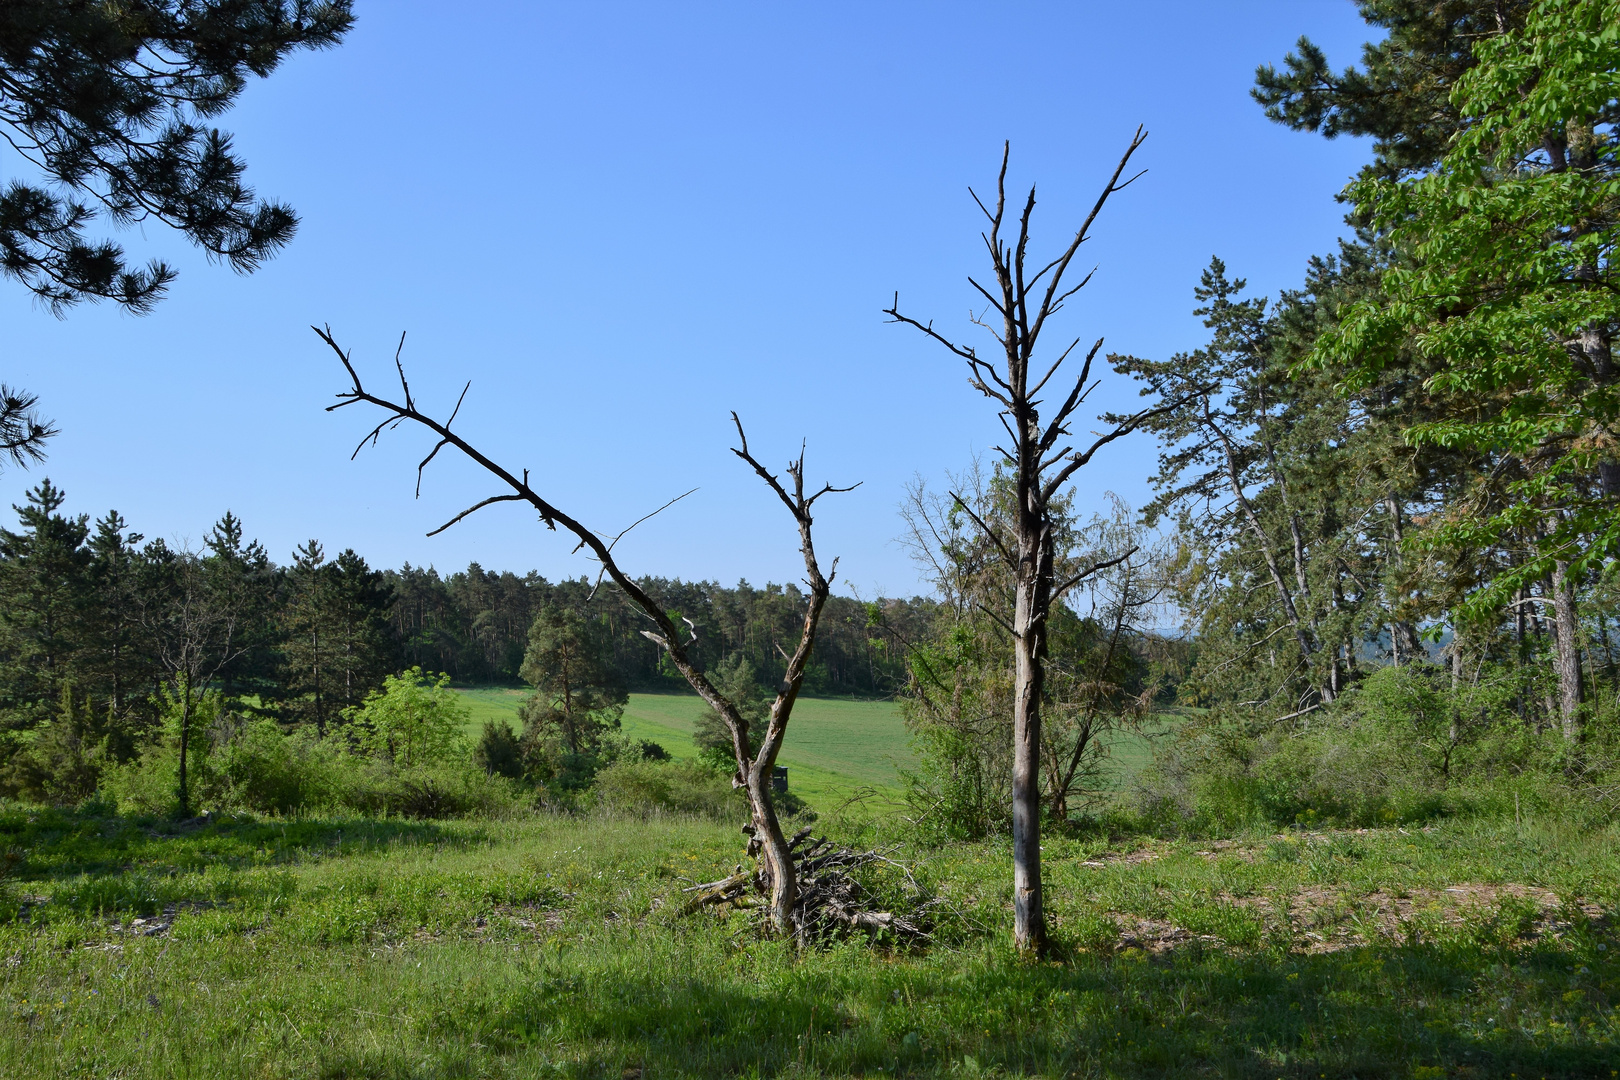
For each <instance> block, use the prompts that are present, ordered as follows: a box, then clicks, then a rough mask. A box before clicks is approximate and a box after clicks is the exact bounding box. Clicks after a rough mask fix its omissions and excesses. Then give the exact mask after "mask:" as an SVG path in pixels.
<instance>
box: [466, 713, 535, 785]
mask: <svg viewBox="0 0 1620 1080" xmlns="http://www.w3.org/2000/svg"><path fill="white" fill-rule="evenodd" d="M473 764H474V765H476V766H478V767H479V768H480V769H483V770H484V772H485V773H487V774H489V775H490V776H504V777H506V778H507V779H509V780H518V779H521V778H522V776H523V744H522V743H521V742H519V740H518V737H517V735H516V734H514V733H513V731H512V728H511V725H509V724H505V723H496V722H495V721H493V720H486V721H484V732H483V734H482V735H480V736H479V737H478V744H477V745H476V746H474V747H473Z"/></svg>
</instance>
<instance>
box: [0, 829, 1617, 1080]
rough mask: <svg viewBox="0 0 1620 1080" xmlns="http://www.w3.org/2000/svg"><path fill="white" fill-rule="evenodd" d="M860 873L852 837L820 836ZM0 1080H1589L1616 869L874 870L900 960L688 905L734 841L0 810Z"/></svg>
mask: <svg viewBox="0 0 1620 1080" xmlns="http://www.w3.org/2000/svg"><path fill="white" fill-rule="evenodd" d="M845 827H846V828H848V829H851V830H853V831H852V832H851V833H850V835H852V836H854V837H855V838H856V839H859V840H862V841H863V842H870V841H872V840H873V839H878V838H881V836H882V835H883V833H884V831H885V829H884V826H883V825H882V824H881V822H879V823H869V824H867V825H866V826H864V827H862V826H860V825H859V824H853V823H852V824H847V825H846V826H845ZM0 846H3V847H4V848H5V850H6V852H7V857H8V862H7V871H8V876H7V878H6V879H5V881H4V886H3V889H0V891H3V894H4V895H3V902H4V904H5V905H6V912H5V914H6V916H7V917H6V918H5V919H3V920H0V1076H5V1077H7V1078H17V1080H34V1078H40V1080H45V1078H51V1080H56V1078H62V1077H83V1078H86V1080H88V1078H112V1077H117V1078H120V1080H137V1078H149V1077H150V1078H169V1077H230V1078H237V1077H263V1078H295V1077H296V1078H303V1077H321V1078H339V1077H341V1078H361V1077H365V1078H373V1077H374V1078H389V1080H407V1078H410V1080H439V1078H444V1080H449V1078H469V1077H477V1078H491V1080H494V1078H508V1077H510V1078H514V1080H515V1078H519V1077H522V1078H531V1077H569V1078H580V1080H584V1078H600V1077H607V1078H613V1080H629V1078H653V1077H750V1078H758V1077H895V1076H907V1077H1051V1078H1054V1080H1055V1078H1060V1077H1122V1078H1143V1080H1145V1078H1149V1077H1165V1076H1208V1077H1234V1078H1239V1077H1240V1078H1253V1080H1271V1078H1274V1077H1287V1078H1289V1080H1296V1078H1297V1080H1304V1078H1318V1080H1321V1078H1327V1077H1332V1078H1335V1080H1351V1078H1384V1077H1387V1078H1401V1080H1404V1078H1435V1077H1492V1078H1496V1077H1500V1078H1502V1080H1512V1078H1530V1077H1612V1076H1613V1075H1614V1073H1613V1071H1612V1070H1613V1069H1614V1068H1615V1067H1616V1063H1617V1062H1620V1042H1617V1035H1620V963H1617V961H1616V956H1617V953H1620V939H1617V937H1616V935H1615V934H1614V931H1613V922H1612V919H1613V916H1614V913H1615V912H1616V911H1617V910H1620V909H1617V905H1620V858H1617V855H1620V844H1617V832H1616V829H1615V828H1614V827H1613V826H1608V827H1604V828H1599V829H1587V830H1575V829H1572V828H1569V827H1568V826H1565V825H1563V824H1561V823H1560V822H1558V821H1557V820H1547V821H1544V822H1543V821H1532V820H1526V821H1524V822H1522V823H1519V824H1514V823H1506V824H1502V823H1492V824H1483V823H1477V822H1475V823H1470V822H1454V823H1446V824H1441V825H1438V826H1435V827H1433V828H1430V829H1422V830H1418V829H1414V830H1399V829H1387V830H1373V831H1360V832H1350V831H1323V832H1290V833H1287V834H1282V835H1267V834H1253V835H1244V836H1239V837H1235V838H1232V839H1229V840H1225V841H1202V842H1196V841H1166V840H1153V839H1149V838H1134V839H1118V840H1115V839H1110V838H1109V837H1107V836H1095V837H1089V838H1087V837H1069V838H1064V837H1053V838H1051V839H1050V841H1049V842H1048V844H1047V848H1046V856H1045V867H1046V871H1045V874H1046V879H1047V889H1048V903H1049V905H1050V911H1051V914H1052V918H1053V922H1054V924H1055V927H1056V934H1057V939H1058V948H1057V949H1056V951H1055V953H1054V954H1053V956H1052V957H1051V958H1050V959H1049V960H1047V961H1045V962H1039V963H1037V962H1029V961H1025V960H1020V959H1019V958H1018V957H1017V956H1016V955H1015V953H1014V951H1013V949H1012V947H1011V942H1010V938H1009V933H1008V928H1009V923H1010V918H1009V912H1008V907H1009V905H1008V897H1009V879H1010V865H1009V859H1008V853H1007V850H1006V847H1005V845H1003V844H1000V843H987V844H960V845H951V846H947V847H945V848H935V849H913V848H906V847H902V848H901V849H899V850H897V851H896V852H895V854H896V855H897V856H898V857H900V858H903V859H905V860H906V861H907V862H908V863H910V864H911V865H912V866H913V867H914V869H915V871H916V872H917V873H918V874H919V875H920V877H921V879H922V880H923V881H924V882H925V884H927V885H928V886H929V887H930V888H931V889H932V890H934V891H935V892H936V894H937V895H938V896H939V897H940V898H941V899H942V900H943V901H944V902H945V903H944V904H943V905H942V906H941V907H939V908H938V909H937V917H936V919H935V922H934V924H933V933H934V940H933V941H932V943H930V944H929V945H928V946H927V947H925V948H921V949H912V950H903V951H902V950H896V949H894V948H891V947H889V946H887V945H886V944H885V943H884V942H882V941H881V940H880V941H877V942H867V941H865V940H851V941H846V942H835V943H831V944H829V945H828V946H826V947H822V948H811V949H807V950H799V949H797V948H795V947H794V946H793V945H792V944H791V943H789V942H786V941H781V940H770V939H766V938H762V937H761V936H760V935H759V933H758V932H757V931H756V930H755V929H754V928H753V924H752V923H751V922H750V921H749V919H748V917H747V915H746V913H743V912H726V911H715V910H712V909H705V910H702V911H699V912H696V913H688V912H686V911H685V910H684V906H683V903H682V900H683V893H682V889H684V888H685V887H686V886H687V885H688V884H689V883H691V882H694V881H703V880H710V879H712V878H714V877H715V876H718V875H722V874H724V873H725V872H727V871H729V869H730V868H731V866H733V865H734V864H735V863H736V861H737V859H738V858H739V838H738V836H737V833H736V829H735V825H734V824H723V823H712V822H702V821H696V820H677V819H670V818H654V819H651V820H637V819H617V820H615V819H608V818H602V817H589V816H588V817H583V818H571V817H561V816H549V815H538V816H536V815H529V816H524V817H520V818H515V819H510V820H460V821H446V822H437V823H429V822H414V821H403V820H378V819H375V818H372V819H365V818H354V819H319V820H314V819H311V820H275V819H255V818H252V817H249V816H247V815H239V816H228V817H226V818H225V819H222V820H219V821H216V822H214V823H211V824H208V825H204V826H201V827H193V828H189V829H188V828H185V827H183V826H177V825H175V824H174V823H173V822H168V821H162V820H158V819H139V818H130V817H119V816H113V815H109V814H106V813H105V812H104V811H103V812H98V811H97V810H95V809H94V808H86V809H83V810H80V811H57V810H45V809H27V808H17V807H12V808H6V809H0Z"/></svg>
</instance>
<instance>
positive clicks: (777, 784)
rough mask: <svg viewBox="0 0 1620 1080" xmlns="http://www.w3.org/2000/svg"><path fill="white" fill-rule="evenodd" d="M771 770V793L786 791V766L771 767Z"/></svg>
mask: <svg viewBox="0 0 1620 1080" xmlns="http://www.w3.org/2000/svg"><path fill="white" fill-rule="evenodd" d="M772 768H773V770H774V771H773V772H772V773H771V790H772V791H786V790H787V766H786V765H776V766H773V767H772Z"/></svg>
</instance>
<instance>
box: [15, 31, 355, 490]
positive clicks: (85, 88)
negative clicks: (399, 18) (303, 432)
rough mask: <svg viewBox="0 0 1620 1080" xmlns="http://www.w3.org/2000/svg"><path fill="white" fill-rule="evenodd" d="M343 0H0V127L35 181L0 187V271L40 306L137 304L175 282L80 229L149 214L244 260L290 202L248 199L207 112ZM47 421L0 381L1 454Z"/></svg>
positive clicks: (46, 430)
mask: <svg viewBox="0 0 1620 1080" xmlns="http://www.w3.org/2000/svg"><path fill="white" fill-rule="evenodd" d="M352 8H353V5H352V2H351V0H142V2H140V3H135V4H129V3H119V2H115V0H6V3H4V4H0V85H3V87H4V90H3V91H0V128H3V129H4V134H5V137H6V140H7V142H8V143H9V144H10V146H11V148H12V149H13V150H15V151H16V152H17V153H18V154H19V155H21V157H22V158H24V159H25V160H27V161H28V162H29V163H30V164H32V165H33V166H34V167H35V168H36V169H37V170H38V171H39V173H40V174H42V177H43V181H44V182H43V183H39V182H32V183H31V182H26V181H24V180H20V179H11V180H9V181H8V182H7V183H6V184H5V186H4V188H0V275H3V276H6V277H10V278H12V279H14V280H16V281H18V282H20V283H21V284H22V285H23V287H24V288H26V289H28V290H29V291H30V292H32V293H33V294H34V295H35V296H37V297H39V298H40V299H41V300H42V301H44V303H45V304H47V305H48V306H49V307H50V308H51V310H53V311H56V312H61V311H62V309H64V308H66V307H69V306H71V305H73V304H77V303H79V302H80V301H82V300H86V299H89V300H101V299H107V300H112V301H114V302H115V303H117V304H119V305H121V306H122V307H123V308H124V309H125V310H127V311H132V312H136V313H141V312H145V311H147V310H149V309H150V308H151V307H152V305H153V304H154V303H156V301H157V300H158V299H159V298H160V297H161V296H162V295H163V293H164V291H165V290H166V289H167V288H168V286H169V283H170V282H171V281H173V280H174V277H175V271H174V269H173V268H172V267H170V266H169V265H168V264H167V263H165V262H162V261H161V260H157V259H153V260H151V261H149V262H148V263H147V264H146V265H145V266H138V265H135V264H134V263H133V262H132V261H131V260H130V259H129V258H128V257H127V256H126V255H125V253H124V250H123V248H122V247H121V246H120V245H119V244H117V243H115V242H113V241H111V240H104V239H103V240H98V239H93V238H92V237H90V236H89V235H88V230H89V228H90V227H91V225H92V223H93V222H94V221H95V219H96V217H97V216H98V214H100V213H102V212H105V214H106V215H107V216H108V217H109V218H111V219H112V221H114V222H115V223H117V224H119V225H126V226H127V225H139V224H143V223H145V222H147V221H157V222H162V223H163V224H165V225H168V226H169V227H171V228H173V229H175V230H177V231H179V232H180V233H182V234H183V235H185V237H186V238H187V239H188V240H190V241H191V242H192V243H194V244H196V245H197V246H198V247H200V248H202V249H203V251H204V252H205V253H206V254H207V255H208V256H209V257H210V258H214V259H220V260H223V261H224V262H227V263H229V264H230V266H231V268H232V269H234V270H236V271H237V272H239V273H249V272H251V271H252V270H254V269H255V268H257V267H258V266H259V264H260V263H262V262H263V261H264V260H265V259H266V258H268V257H270V256H271V255H273V254H274V253H275V252H276V251H277V250H278V249H279V248H281V247H282V246H283V245H285V244H286V243H287V242H288V241H289V240H291V239H292V235H293V232H294V230H295V229H296V228H297V225H298V218H297V215H296V214H294V212H293V210H292V208H291V207H289V206H287V205H286V204H285V203H280V202H273V201H263V200H260V199H259V198H258V197H257V196H256V195H255V194H254V192H253V189H252V188H251V187H249V186H248V184H247V182H246V180H245V178H244V170H245V168H246V165H245V163H244V162H243V161H242V159H241V158H240V156H238V155H237V153H236V151H235V148H234V147H233V146H232V145H231V137H230V135H229V134H227V133H224V132H221V131H220V130H219V129H218V128H216V127H214V126H212V123H211V122H212V121H213V120H214V119H215V118H216V117H218V116H219V115H220V114H222V113H224V112H225V111H226V110H228V109H229V108H230V107H231V106H232V105H233V104H234V103H235V102H236V99H237V98H238V97H239V96H240V95H241V93H242V91H243V90H244V89H245V88H246V87H247V84H248V80H249V78H250V77H254V76H257V77H259V78H264V77H266V76H268V75H269V74H270V73H271V72H272V71H273V70H275V68H276V67H277V65H279V64H280V62H281V61H282V60H283V59H284V58H285V57H286V56H288V55H289V54H291V53H293V52H296V51H297V50H299V49H324V48H329V47H331V46H334V45H336V44H337V43H338V42H339V41H341V40H342V39H343V36H344V34H346V33H347V32H348V30H349V27H350V26H351V25H352V24H353V22H354V14H353V10H352ZM52 434H54V429H53V428H52V426H51V425H50V423H49V422H48V421H45V420H42V419H41V418H40V417H39V416H38V414H37V413H36V412H35V410H34V398H33V396H32V395H29V394H27V393H26V392H23V391H17V390H12V389H10V388H7V387H0V455H4V456H7V457H9V458H10V459H11V460H12V461H13V462H14V463H15V464H18V465H24V464H27V463H28V462H29V461H31V460H38V459H39V458H40V457H42V456H43V453H44V451H43V444H44V442H45V440H46V439H48V438H50V437H51V435H52Z"/></svg>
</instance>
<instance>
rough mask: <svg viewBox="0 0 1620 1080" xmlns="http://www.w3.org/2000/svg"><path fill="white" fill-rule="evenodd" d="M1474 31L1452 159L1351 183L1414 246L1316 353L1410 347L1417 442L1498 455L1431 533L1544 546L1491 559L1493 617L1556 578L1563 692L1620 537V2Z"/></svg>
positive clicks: (1375, 360) (1576, 703) (1571, 695)
mask: <svg viewBox="0 0 1620 1080" xmlns="http://www.w3.org/2000/svg"><path fill="white" fill-rule="evenodd" d="M1507 31H1508V32H1505V33H1502V32H1498V33H1496V34H1494V35H1491V36H1489V37H1486V38H1484V39H1482V40H1479V41H1477V42H1476V43H1475V45H1474V48H1473V56H1474V61H1475V62H1474V65H1473V66H1472V67H1471V68H1470V69H1469V70H1468V71H1467V72H1466V73H1465V74H1463V75H1462V76H1461V77H1460V78H1459V79H1458V80H1457V81H1456V83H1455V85H1454V86H1453V87H1452V88H1451V89H1450V93H1449V98H1448V100H1449V102H1450V104H1451V106H1452V107H1453V108H1454V109H1455V110H1456V113H1457V116H1458V117H1459V121H1458V127H1457V134H1456V136H1455V138H1454V139H1453V140H1452V141H1451V143H1450V144H1449V145H1448V146H1447V148H1446V150H1445V152H1444V154H1443V156H1442V157H1441V158H1440V159H1439V161H1438V162H1437V163H1436V165H1435V167H1434V168H1433V169H1432V170H1430V171H1428V172H1426V173H1424V174H1422V175H1418V176H1414V177H1409V178H1406V179H1402V180H1393V179H1389V178H1378V177H1369V178H1364V179H1363V180H1361V181H1360V182H1358V183H1357V184H1355V185H1353V186H1352V187H1351V188H1350V192H1349V193H1350V195H1351V197H1352V198H1353V199H1354V201H1355V203H1356V205H1357V208H1358V213H1360V214H1362V215H1364V216H1365V217H1366V218H1367V220H1369V221H1370V222H1371V223H1372V224H1373V225H1374V226H1375V227H1377V228H1378V229H1380V230H1382V231H1383V233H1384V234H1385V235H1386V236H1387V237H1388V239H1389V242H1390V243H1391V244H1393V245H1394V246H1395V247H1396V248H1397V250H1398V251H1399V252H1400V255H1401V258H1400V259H1399V260H1397V261H1396V262H1394V263H1393V264H1392V265H1391V266H1390V267H1389V268H1388V269H1387V270H1385V272H1384V274H1383V276H1382V281H1381V288H1380V290H1379V291H1378V292H1377V293H1376V294H1374V295H1370V296H1368V297H1366V298H1364V299H1362V300H1361V301H1360V302H1358V303H1357V304H1355V305H1354V306H1353V307H1352V308H1351V309H1350V310H1349V311H1348V312H1347V313H1346V314H1345V316H1344V317H1343V320H1342V322H1341V324H1340V325H1339V326H1337V327H1335V328H1333V329H1332V330H1331V331H1330V332H1329V333H1327V334H1325V335H1324V336H1323V338H1322V340H1321V342H1320V343H1319V346H1318V348H1317V349H1316V352H1315V356H1314V361H1315V362H1316V363H1317V364H1319V365H1322V366H1324V367H1326V368H1328V369H1329V370H1331V371H1333V372H1335V373H1336V374H1337V375H1338V376H1340V377H1341V378H1343V379H1344V380H1345V381H1346V382H1347V383H1348V384H1349V385H1350V386H1352V387H1363V386H1366V385H1368V384H1370V383H1372V382H1375V381H1377V380H1378V379H1380V378H1381V377H1382V375H1383V372H1384V371H1385V370H1386V369H1387V368H1388V367H1389V366H1390V365H1391V364H1393V363H1396V362H1398V360H1399V358H1400V357H1401V356H1402V355H1403V354H1409V353H1415V354H1417V355H1419V356H1421V357H1423V358H1424V359H1425V360H1426V361H1428V363H1429V364H1430V365H1431V366H1432V370H1431V371H1430V372H1429V373H1428V374H1427V377H1426V381H1425V388H1426V389H1427V390H1428V391H1430V392H1431V394H1432V395H1433V396H1434V397H1435V398H1436V399H1438V402H1439V404H1440V406H1441V407H1440V408H1439V409H1438V410H1437V412H1436V415H1434V416H1432V417H1430V418H1427V419H1425V420H1424V421H1422V422H1420V423H1414V424H1412V425H1411V426H1410V427H1409V428H1407V430H1406V432H1405V435H1406V438H1407V440H1408V441H1409V442H1411V443H1413V444H1415V445H1420V446H1423V445H1432V446H1441V447H1453V448H1464V449H1469V450H1473V451H1476V452H1480V453H1484V454H1488V455H1490V456H1491V458H1492V460H1493V465H1494V470H1495V472H1496V473H1497V475H1498V476H1500V477H1501V482H1499V483H1496V484H1494V485H1492V486H1490V487H1489V488H1485V489H1482V490H1481V491H1480V495H1481V496H1482V497H1480V498H1476V499H1473V500H1467V501H1459V502H1457V503H1454V504H1453V505H1452V506H1450V507H1448V508H1447V513H1446V520H1445V521H1444V522H1442V523H1440V527H1439V528H1437V529H1436V530H1435V531H1434V532H1433V534H1432V537H1431V541H1432V543H1434V544H1440V545H1445V544H1449V545H1452V546H1454V547H1459V548H1467V549H1472V550H1482V549H1486V548H1489V547H1492V546H1496V545H1500V544H1504V543H1507V544H1515V543H1516V544H1517V546H1519V547H1521V548H1525V547H1528V550H1527V551H1525V552H1524V556H1523V557H1522V558H1517V559H1515V560H1514V561H1513V562H1512V564H1510V565H1508V566H1504V567H1500V568H1493V570H1492V571H1491V572H1489V573H1487V574H1486V575H1485V576H1484V580H1483V582H1482V584H1483V586H1484V587H1483V588H1480V589H1478V590H1475V591H1474V592H1472V593H1471V594H1470V595H1469V596H1468V597H1467V599H1466V604H1465V610H1466V611H1467V612H1468V613H1469V614H1470V615H1471V616H1473V617H1474V618H1475V619H1476V620H1477V619H1484V618H1487V617H1490V616H1491V615H1493V614H1494V613H1495V612H1496V611H1498V610H1500V608H1501V606H1502V605H1503V604H1504V603H1507V602H1509V601H1512V600H1514V599H1515V596H1516V594H1518V595H1519V597H1520V599H1521V600H1522V593H1523V591H1524V590H1525V589H1526V588H1527V587H1529V586H1531V585H1532V584H1534V583H1537V582H1540V581H1542V580H1546V581H1547V582H1548V583H1549V588H1548V589H1547V592H1548V593H1550V600H1551V602H1552V605H1553V609H1554V619H1553V626H1554V635H1555V640H1556V641H1557V642H1558V643H1559V647H1558V650H1557V662H1558V667H1559V676H1560V679H1559V681H1560V711H1561V714H1562V718H1563V723H1564V727H1565V730H1566V733H1567V734H1569V735H1570V737H1571V738H1573V737H1575V735H1576V733H1577V728H1578V721H1579V712H1580V706H1581V700H1582V693H1583V692H1582V674H1581V668H1580V655H1579V643H1578V638H1579V636H1580V630H1579V625H1580V619H1579V614H1578V611H1577V606H1576V592H1577V588H1578V583H1579V581H1580V579H1581V578H1582V577H1583V576H1585V575H1586V574H1588V573H1590V572H1591V571H1592V570H1594V569H1595V568H1596V567H1597V566H1598V565H1599V564H1600V563H1601V562H1602V561H1603V560H1605V559H1607V558H1609V557H1611V556H1613V555H1614V554H1615V553H1616V552H1617V551H1620V514H1616V513H1615V507H1616V503H1615V501H1614V500H1615V497H1616V496H1620V440H1617V438H1616V434H1617V433H1616V427H1615V426H1616V422H1617V418H1620V380H1617V373H1616V370H1615V367H1614V362H1613V357H1612V348H1611V342H1612V339H1613V335H1614V332H1615V328H1616V326H1617V324H1620V289H1617V287H1616V286H1617V284H1620V277H1617V276H1616V270H1615V264H1614V261H1613V256H1614V252H1615V249H1616V246H1617V244H1620V133H1617V132H1616V123H1617V121H1620V3H1616V2H1615V0H1542V2H1538V3H1535V4H1533V5H1530V6H1529V8H1528V10H1527V11H1526V12H1525V15H1524V20H1523V24H1522V26H1517V27H1510V28H1507Z"/></svg>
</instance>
